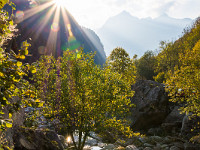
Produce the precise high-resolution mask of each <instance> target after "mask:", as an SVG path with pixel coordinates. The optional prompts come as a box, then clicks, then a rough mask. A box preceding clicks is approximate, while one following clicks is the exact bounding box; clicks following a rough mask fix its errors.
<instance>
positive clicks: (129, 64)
mask: <svg viewBox="0 0 200 150" xmlns="http://www.w3.org/2000/svg"><path fill="white" fill-rule="evenodd" d="M107 65H108V66H110V69H111V70H112V71H114V72H117V73H119V74H121V75H122V77H123V78H124V79H126V80H127V81H128V82H129V83H130V84H133V83H134V82H135V75H136V72H135V71H136V69H135V65H134V63H133V60H131V59H130V57H129V54H128V53H127V52H126V51H125V50H124V49H123V48H120V47H118V48H115V49H114V50H113V51H112V52H111V54H110V56H109V57H108V59H107Z"/></svg>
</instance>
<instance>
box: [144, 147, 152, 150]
mask: <svg viewBox="0 0 200 150" xmlns="http://www.w3.org/2000/svg"><path fill="white" fill-rule="evenodd" d="M144 150H153V149H152V148H150V147H145V148H144Z"/></svg>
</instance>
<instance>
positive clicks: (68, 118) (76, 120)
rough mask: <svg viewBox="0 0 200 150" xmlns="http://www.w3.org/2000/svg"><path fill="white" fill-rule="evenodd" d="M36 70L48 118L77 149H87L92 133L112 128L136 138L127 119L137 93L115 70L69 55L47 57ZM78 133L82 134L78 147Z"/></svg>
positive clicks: (90, 58) (36, 78)
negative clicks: (59, 126)
mask: <svg viewBox="0 0 200 150" xmlns="http://www.w3.org/2000/svg"><path fill="white" fill-rule="evenodd" d="M35 66H36V67H37V73H36V74H35V75H34V80H35V82H36V84H37V85H36V87H37V92H38V93H37V94H38V97H39V98H41V99H42V100H43V101H45V104H44V105H45V106H46V108H45V109H44V111H45V112H46V115H45V116H46V117H48V118H51V119H52V120H55V119H57V121H58V122H60V124H62V125H64V126H65V127H66V128H67V130H68V134H69V135H70V136H71V137H72V141H73V144H74V146H75V149H77V150H82V149H83V146H84V144H85V140H86V138H87V136H88V135H89V132H90V131H98V132H102V131H105V129H108V128H109V129H112V130H113V131H115V133H117V132H119V133H124V134H126V135H127V136H131V135H132V134H133V133H132V132H131V130H130V127H129V126H128V124H127V123H126V122H127V121H126V120H125V119H124V116H125V115H126V114H127V113H128V112H129V108H130V107H131V104H130V103H131V102H130V99H128V97H131V96H132V95H133V92H132V91H131V86H130V84H128V83H127V81H126V80H124V79H123V78H122V75H120V74H118V73H116V72H113V71H112V69H111V67H109V66H108V67H105V68H101V67H100V66H97V65H95V64H94V60H93V57H92V56H90V55H89V54H87V55H86V54H84V53H82V52H78V53H77V54H75V53H73V52H69V51H67V52H66V53H65V54H64V55H63V57H62V58H58V59H57V60H56V59H54V58H53V57H47V56H46V57H44V58H43V59H41V60H40V61H38V62H37V63H36V64H35ZM42 91H44V92H42ZM74 132H78V137H79V138H78V144H76V142H75V139H74Z"/></svg>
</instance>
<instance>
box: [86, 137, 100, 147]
mask: <svg viewBox="0 0 200 150" xmlns="http://www.w3.org/2000/svg"><path fill="white" fill-rule="evenodd" d="M97 143H98V142H97V140H96V139H93V138H89V139H88V140H87V141H86V142H85V144H87V145H90V146H96V145H97Z"/></svg>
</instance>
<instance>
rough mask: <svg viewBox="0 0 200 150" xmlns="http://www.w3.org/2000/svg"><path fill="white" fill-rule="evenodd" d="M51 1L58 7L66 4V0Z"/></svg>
mask: <svg viewBox="0 0 200 150" xmlns="http://www.w3.org/2000/svg"><path fill="white" fill-rule="evenodd" d="M53 1H54V3H55V4H56V6H58V7H63V6H66V0H53Z"/></svg>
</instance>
